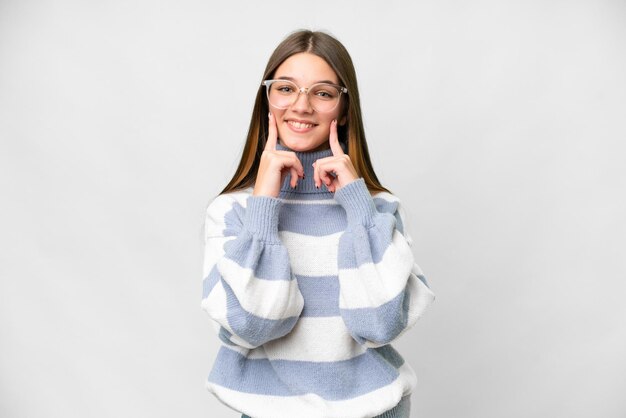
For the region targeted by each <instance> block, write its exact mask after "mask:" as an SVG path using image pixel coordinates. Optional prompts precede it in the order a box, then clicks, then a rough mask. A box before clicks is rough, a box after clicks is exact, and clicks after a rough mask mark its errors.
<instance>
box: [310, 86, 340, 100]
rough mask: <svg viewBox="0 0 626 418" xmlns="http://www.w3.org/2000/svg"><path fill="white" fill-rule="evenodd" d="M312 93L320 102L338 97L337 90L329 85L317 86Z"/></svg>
mask: <svg viewBox="0 0 626 418" xmlns="http://www.w3.org/2000/svg"><path fill="white" fill-rule="evenodd" d="M312 93H313V94H314V95H315V97H317V98H320V99H322V100H332V99H335V98H336V97H337V96H338V92H337V89H335V88H334V87H332V86H329V85H321V86H317V87H315V88H314V89H313V91H312Z"/></svg>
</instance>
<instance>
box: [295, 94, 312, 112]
mask: <svg viewBox="0 0 626 418" xmlns="http://www.w3.org/2000/svg"><path fill="white" fill-rule="evenodd" d="M291 109H292V110H294V111H297V112H305V113H311V112H313V108H312V107H311V103H310V102H309V91H308V90H305V89H302V90H300V92H299V93H298V97H296V101H295V102H293V104H292V105H291Z"/></svg>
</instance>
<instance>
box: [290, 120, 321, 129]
mask: <svg viewBox="0 0 626 418" xmlns="http://www.w3.org/2000/svg"><path fill="white" fill-rule="evenodd" d="M287 123H288V124H289V125H291V126H293V127H294V128H296V129H309V128H312V127H314V126H317V124H315V123H312V122H309V121H300V120H293V119H291V120H288V121H287Z"/></svg>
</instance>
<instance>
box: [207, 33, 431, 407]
mask: <svg viewBox="0 0 626 418" xmlns="http://www.w3.org/2000/svg"><path fill="white" fill-rule="evenodd" d="M404 215H405V211H404V209H403V207H402V206H401V203H400V201H399V200H398V198H397V197H396V196H394V195H393V194H392V193H391V192H390V191H389V190H387V189H386V188H384V187H383V186H382V185H381V184H380V182H379V181H378V178H377V177H376V174H375V173H374V170H373V168H372V164H371V162H370V158H369V154H368V150H367V144H366V141H365V135H364V132H363V123H362V120H361V110H360V103H359V91H358V87H357V82H356V74H355V71H354V67H353V65H352V60H351V58H350V56H349V55H348V52H347V51H346V49H345V48H344V46H343V45H342V44H341V43H340V42H339V41H337V40H336V39H335V38H333V37H332V36H330V35H328V34H325V33H323V32H311V31H306V30H303V31H298V32H295V33H293V34H291V35H290V36H288V37H287V38H286V39H285V40H284V41H283V42H282V43H281V44H280V45H278V47H277V48H276V50H275V51H274V53H273V54H272V56H271V57H270V59H269V62H268V64H267V67H266V69H265V73H264V74H263V78H262V83H261V84H260V86H259V90H258V92H257V96H256V102H255V105H254V111H253V113H252V119H251V122H250V127H249V131H248V136H247V140H246V144H245V148H244V150H243V155H242V156H241V161H240V163H239V167H238V168H237V171H236V172H235V175H234V176H233V178H232V180H231V181H230V182H229V183H228V185H227V186H226V187H225V188H224V190H222V192H221V193H220V194H219V195H218V196H217V197H215V198H214V199H213V200H212V201H211V203H210V204H209V206H208V208H207V216H206V221H205V240H206V241H205V242H206V245H205V259H204V277H205V278H204V283H203V296H202V307H203V309H204V310H206V312H208V314H209V315H210V317H211V318H212V319H213V321H212V323H213V324H214V326H215V329H216V332H217V335H218V337H219V338H220V340H221V343H222V345H221V348H220V350H219V352H218V354H217V358H216V359H215V363H214V366H213V369H212V370H211V373H210V375H209V377H208V380H207V387H208V389H209V390H210V391H211V392H212V393H213V394H214V395H215V396H216V397H217V398H218V399H219V400H220V401H221V402H223V403H224V404H226V405H228V406H229V407H231V408H233V409H235V410H236V411H239V412H242V413H244V415H242V416H243V417H244V418H245V417H247V416H251V417H253V418H287V417H289V418H292V417H298V418H300V417H312V418H313V417H319V418H333V417H335V418H363V417H375V416H377V417H408V416H409V409H410V394H411V392H412V391H413V390H414V389H415V386H416V376H415V374H414V371H413V369H412V368H411V366H410V365H409V364H408V363H406V362H405V361H404V359H403V358H402V356H401V355H400V354H399V353H398V352H397V351H396V350H395V349H394V348H393V347H392V346H391V345H390V343H391V342H392V341H393V340H395V339H396V338H398V337H399V336H400V335H402V334H403V333H404V332H405V331H406V330H408V329H409V328H410V327H411V326H413V324H414V323H415V321H416V320H417V319H418V318H419V317H420V316H421V315H422V313H423V312H424V310H425V309H426V307H428V305H429V304H430V303H431V302H432V301H433V300H434V294H433V292H432V291H431V290H430V289H429V287H428V285H427V283H426V280H425V278H424V276H423V275H422V272H421V270H420V268H419V267H418V266H417V264H416V263H415V261H414V258H413V254H412V250H411V242H412V241H411V238H410V237H409V235H408V234H407V231H406V229H405V218H404Z"/></svg>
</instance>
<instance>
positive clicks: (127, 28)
mask: <svg viewBox="0 0 626 418" xmlns="http://www.w3.org/2000/svg"><path fill="white" fill-rule="evenodd" d="M298 28H309V29H324V30H327V31H329V32H330V33H332V34H334V35H335V36H336V37H338V38H339V39H340V40H341V41H342V42H343V43H344V44H345V45H346V47H347V48H348V50H349V51H350V53H351V55H352V57H353V60H354V62H355V65H356V68H357V74H358V77H359V83H360V88H361V94H362V101H363V113H364V118H365V127H366V133H367V137H368V143H369V147H370V152H371V155H372V159H373V163H374V168H375V169H376V172H377V173H378V175H379V178H380V179H381V181H382V182H383V184H384V185H385V186H387V187H388V188H390V189H391V190H392V191H393V192H394V193H395V194H396V195H397V196H398V197H399V198H400V199H402V200H403V202H404V204H405V207H406V208H407V211H408V214H409V216H410V219H409V231H410V232H411V234H412V235H413V238H414V240H415V252H416V260H417V261H418V264H419V265H420V266H421V267H422V269H423V270H424V272H425V274H426V277H427V278H428V280H429V283H430V285H431V287H432V288H433V290H434V291H435V293H436V295H437V300H436V301H435V304H434V305H433V306H432V307H431V308H430V310H429V311H428V312H427V314H426V315H425V316H424V317H423V318H422V319H421V320H420V321H418V323H417V325H416V326H415V328H413V329H412V330H411V331H410V332H408V333H407V334H405V335H404V336H403V337H402V338H401V339H400V341H399V342H398V343H397V344H395V347H396V348H397V349H398V350H399V351H400V352H401V353H402V354H403V355H404V357H405V359H406V360H407V361H409V363H410V364H411V365H412V366H413V368H414V369H415V370H416V372H417V374H418V378H419V383H418V389H417V390H416V392H415V393H414V394H413V397H412V401H413V408H412V416H413V417H429V418H453V417H462V418H474V417H475V418H491V417H493V418H496V417H507V418H516V417H519V418H526V417H551V418H553V417H563V418H577V417H591V418H597V417H601V418H623V417H624V416H626V398H625V397H624V396H623V395H624V388H625V387H626V356H625V355H624V353H625V352H626V326H625V318H626V304H625V303H624V301H625V296H626V292H625V291H626V283H625V280H626V274H625V273H626V261H625V259H626V257H625V255H626V254H625V252H626V251H625V250H626V244H625V239H624V236H625V234H626V220H625V217H624V213H626V201H625V190H626V187H625V186H626V184H625V183H626V181H625V180H626V168H624V158H625V156H626V153H625V150H626V147H625V146H624V141H625V140H626V128H625V127H624V116H626V104H625V103H626V102H625V97H626V82H625V77H624V74H626V53H625V52H624V51H626V3H624V2H623V1H617V0H615V1H600V0H589V1H550V0H532V1H522V0H519V1H500V0H492V1H488V0H485V1H473V2H462V1H447V0H443V1H441V0H437V1H435V0H432V1H420V2H404V3H402V2H399V1H385V2H377V1H370V2H366V1H363V0H360V1H345V2H334V1H333V2H331V1H316V2H306V3H304V2H302V3H294V2H287V1H275V2H267V1H266V2H250V3H243V2H237V1H233V2H228V3H226V2H209V1H197V0H195V1H192V0H189V1H173V0H169V1H153V0H150V1H148V0H144V1H134V2H133V1H131V2H129V1H122V0H115V1H107V2H101V1H78V0H75V1H71V0H56V1H32V0H31V1H29V0H21V1H18V0H0V139H1V148H0V190H1V196H2V204H1V205H0V208H1V209H0V210H1V213H2V216H1V217H0V231H1V237H0V274H1V281H0V416H2V417H7V418H13V417H20V418H22V417H24V418H26V417H28V418H31V417H46V418H53V417H64V418H68V417H81V418H82V417H95V418H99V417H151V418H158V417H211V418H213V417H215V418H222V417H223V418H227V417H239V415H238V414H237V413H236V412H234V411H231V410H229V409H228V408H226V407H225V406H223V405H222V404H221V403H219V401H217V400H216V399H215V398H213V396H212V395H211V394H210V393H208V392H207V391H206V390H205V389H204V380H205V379H206V376H207V375H208V372H209V370H210V367H211V364H212V362H213V358H214V355H215V353H216V350H217V348H218V339H217V337H216V336H215V335H214V333H213V328H212V326H211V325H210V323H209V317H208V315H206V314H205V313H204V312H203V311H202V310H201V309H200V297H201V282H202V277H201V275H202V274H201V270H202V268H201V266H202V250H203V248H202V237H201V232H202V223H203V221H204V210H205V207H206V205H207V204H208V203H209V201H210V200H211V199H212V197H214V196H215V195H216V194H217V193H218V192H219V191H220V190H221V189H222V188H223V187H224V185H225V184H226V182H227V181H228V180H229V179H230V178H231V177H232V175H233V173H234V170H235V168H236V164H237V162H238V160H239V156H240V152H241V149H242V146H243V142H244V137H245V133H246V130H247V127H248V123H249V118H250V114H251V110H252V103H253V99H254V94H255V92H256V89H257V87H258V83H260V81H261V76H262V70H263V68H264V66H265V63H266V62H267V59H268V58H269V55H270V53H271V52H272V50H273V49H274V47H275V46H276V45H277V44H278V43H279V42H280V40H282V39H283V37H284V36H286V35H287V34H288V33H289V32H291V31H292V30H295V29H298Z"/></svg>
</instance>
